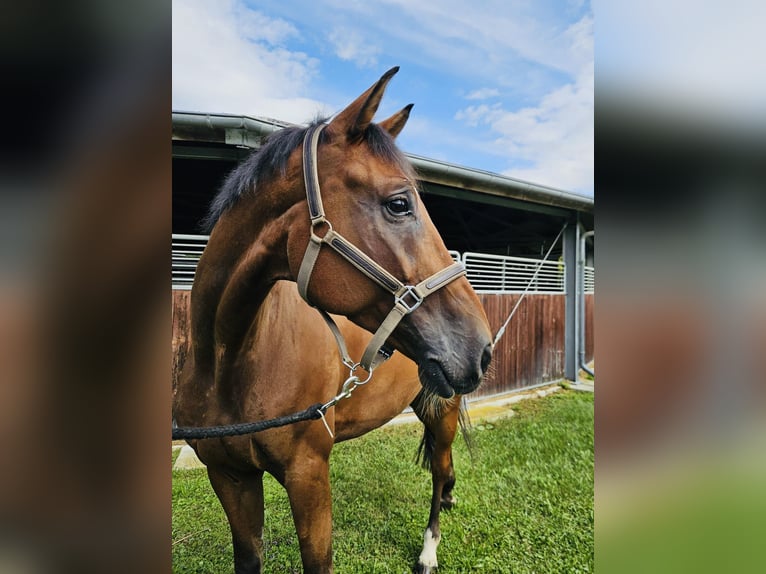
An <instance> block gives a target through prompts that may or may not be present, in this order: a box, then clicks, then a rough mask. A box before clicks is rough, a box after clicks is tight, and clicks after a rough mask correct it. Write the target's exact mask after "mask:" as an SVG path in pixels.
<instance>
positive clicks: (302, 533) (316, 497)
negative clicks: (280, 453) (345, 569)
mask: <svg viewBox="0 0 766 574" xmlns="http://www.w3.org/2000/svg"><path fill="white" fill-rule="evenodd" d="M295 460H296V462H295V464H294V465H292V467H291V468H289V469H287V471H286V472H285V476H284V487H285V490H287V496H288V498H289V499H290V508H291V509H292V514H293V521H294V522H295V530H296V531H297V533H298V542H299V544H300V549H301V561H302V562H303V571H304V573H305V574H331V573H332V571H333V566H332V499H331V493H330V470H329V460H328V458H327V457H324V458H323V457H321V456H320V455H314V456H313V457H309V455H305V457H300V456H297V457H296V458H295Z"/></svg>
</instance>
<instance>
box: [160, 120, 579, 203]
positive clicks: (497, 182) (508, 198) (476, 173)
mask: <svg viewBox="0 0 766 574" xmlns="http://www.w3.org/2000/svg"><path fill="white" fill-rule="evenodd" d="M172 124H173V140H174V142H195V146H194V147H193V148H191V147H190V148H188V149H181V148H180V146H174V155H175V156H176V157H194V158H200V159H201V158H208V159H222V158H226V159H238V158H239V157H241V156H243V155H245V153H244V149H243V148H257V147H259V146H260V145H261V143H262V142H263V140H264V138H265V137H266V136H268V135H269V134H271V133H273V132H275V131H278V130H280V129H282V128H285V127H288V126H290V125H292V124H288V123H286V122H281V121H278V120H274V119H268V118H256V117H250V116H241V115H233V114H223V113H216V114H211V113H200V112H184V111H173V119H172ZM198 144H211V145H210V147H205V146H204V145H202V146H200V145H198ZM405 155H406V156H407V158H408V159H409V160H410V161H411V162H412V164H413V165H414V167H415V169H416V170H417V173H418V177H419V178H420V180H421V182H422V183H424V184H425V185H426V190H428V189H429V188H431V190H433V192H434V193H437V194H439V193H441V194H443V195H448V196H453V197H462V198H465V199H473V200H478V201H484V202H488V203H495V202H496V201H498V202H503V203H512V204H515V205H518V206H519V207H521V206H522V205H527V206H528V207H530V208H532V210H534V211H538V210H539V211H544V212H545V211H547V212H563V211H566V212H572V211H575V212H584V213H592V212H593V198H592V197H586V196H582V195H578V194H575V193H572V192H568V191H565V190H561V189H556V188H553V187H548V186H545V185H539V184H536V183H531V182H527V181H523V180H520V179H515V178H512V177H508V176H505V175H500V174H497V173H492V172H488V171H483V170H479V169H474V168H470V167H465V166H460V165H456V164H452V163H447V162H443V161H438V160H434V159H429V158H425V157H421V156H418V155H414V154H410V153H405ZM492 198H495V199H494V200H493V199H492ZM533 206H539V207H537V208H535V207H533ZM546 206H547V209H546Z"/></svg>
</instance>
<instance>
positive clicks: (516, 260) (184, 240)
mask: <svg viewBox="0 0 766 574" xmlns="http://www.w3.org/2000/svg"><path fill="white" fill-rule="evenodd" d="M208 237H209V236H208V235H182V234H176V233H174V234H173V288H174V289H191V286H192V282H193V281H194V271H195V269H196V268H197V262H198V261H199V258H200V255H201V254H202V251H203V249H205V245H206V244H207V240H208ZM449 253H450V255H451V256H452V259H454V260H455V261H462V262H463V264H464V265H465V267H466V271H467V273H468V281H470V282H471V285H473V288H474V289H476V291H477V292H479V293H509V292H511V293H512V292H521V291H524V289H526V287H527V284H529V282H530V281H531V280H532V277H533V276H534V275H535V271H537V268H538V266H540V270H539V271H538V272H537V277H535V279H534V281H532V284H531V285H530V287H529V291H530V292H533V293H534V292H538V293H564V263H563V262H561V261H542V262H541V260H539V259H528V258H525V257H509V256H504V255H489V254H487V253H473V252H465V253H463V254H462V255H461V254H460V253H459V252H457V251H450V252H449ZM594 277H595V271H594V268H593V267H585V292H586V293H593V292H594V286H595V282H594Z"/></svg>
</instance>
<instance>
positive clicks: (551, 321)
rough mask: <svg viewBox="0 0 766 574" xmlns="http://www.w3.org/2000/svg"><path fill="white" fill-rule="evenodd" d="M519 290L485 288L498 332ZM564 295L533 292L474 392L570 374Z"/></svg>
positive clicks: (589, 336)
mask: <svg viewBox="0 0 766 574" xmlns="http://www.w3.org/2000/svg"><path fill="white" fill-rule="evenodd" d="M190 293H191V292H190V291H181V290H177V291H175V290H174V291H173V340H172V348H173V373H172V384H173V388H174V389H175V386H176V382H177V381H178V374H179V373H180V371H181V368H182V367H183V363H184V361H185V360H186V355H187V352H188V338H187V333H188V329H189V295H190ZM519 296H520V295H519V294H503V295H494V294H480V295H479V299H480V300H481V302H482V305H484V309H485V310H486V313H487V318H488V319H489V324H490V327H491V328H492V333H493V334H494V333H496V332H497V330H498V329H499V328H500V326H501V325H502V324H503V322H504V321H505V319H506V317H508V314H509V313H510V311H511V309H512V308H513V306H514V305H515V304H516V301H517V300H518V298H519ZM593 298H594V296H593V295H586V297H585V299H586V301H585V308H586V325H585V331H586V347H585V348H586V360H588V361H590V360H591V359H592V358H593V305H594V299H593ZM564 305H565V299H564V295H527V296H526V297H525V298H524V300H523V301H522V302H521V305H519V308H518V310H517V311H516V314H515V315H514V317H513V319H512V320H511V323H510V324H509V326H508V328H507V329H506V332H505V335H504V336H503V338H502V339H501V340H500V341H499V342H498V346H497V349H496V350H495V357H494V358H493V360H492V367H491V369H490V375H489V376H488V377H487V378H486V379H485V381H484V382H483V383H482V386H481V387H480V388H479V390H477V391H476V392H475V393H474V394H473V395H472V397H477V396H488V395H493V394H497V393H501V392H505V391H509V390H513V389H520V388H523V387H528V386H532V385H536V384H539V383H543V382H549V381H556V380H559V379H561V378H562V377H563V376H564Z"/></svg>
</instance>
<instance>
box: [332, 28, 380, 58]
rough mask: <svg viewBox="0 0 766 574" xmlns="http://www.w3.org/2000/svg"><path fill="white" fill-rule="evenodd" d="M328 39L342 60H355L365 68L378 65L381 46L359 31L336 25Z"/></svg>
mask: <svg viewBox="0 0 766 574" xmlns="http://www.w3.org/2000/svg"><path fill="white" fill-rule="evenodd" d="M328 40H329V41H330V43H331V44H332V45H333V48H334V49H335V55H336V56H338V57H339V58H340V59H341V60H347V61H351V62H354V63H355V64H356V65H357V66H360V67H363V68H370V67H373V66H377V64H378V58H377V57H378V54H380V48H378V47H377V46H375V45H374V44H372V43H371V42H370V40H369V38H365V37H364V36H363V35H362V34H360V33H359V32H358V31H356V30H351V29H348V28H342V27H336V28H334V29H333V30H332V32H330V34H329V35H328Z"/></svg>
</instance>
